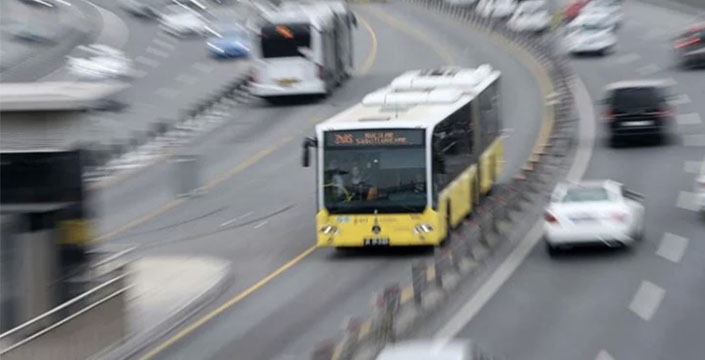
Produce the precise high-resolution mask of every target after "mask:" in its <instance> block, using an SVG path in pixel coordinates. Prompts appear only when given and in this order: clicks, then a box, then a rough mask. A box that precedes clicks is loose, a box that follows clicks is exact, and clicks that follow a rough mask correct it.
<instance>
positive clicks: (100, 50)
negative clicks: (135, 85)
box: [66, 44, 136, 80]
mask: <svg viewBox="0 0 705 360" xmlns="http://www.w3.org/2000/svg"><path fill="white" fill-rule="evenodd" d="M66 64H67V66H68V70H69V73H71V74H72V75H74V76H76V77H78V78H79V79H82V80H111V79H118V80H129V79H131V78H133V77H134V76H135V75H136V74H135V68H134V64H133V62H132V60H131V59H129V58H128V57H127V56H126V55H125V53H123V52H122V51H120V50H117V49H115V48H112V47H110V46H107V45H102V44H92V45H88V46H79V47H77V48H76V50H75V51H74V54H72V55H70V56H68V57H67V62H66Z"/></svg>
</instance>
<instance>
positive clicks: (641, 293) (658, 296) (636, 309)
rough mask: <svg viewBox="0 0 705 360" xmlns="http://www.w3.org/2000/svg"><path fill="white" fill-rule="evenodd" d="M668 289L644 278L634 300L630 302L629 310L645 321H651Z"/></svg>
mask: <svg viewBox="0 0 705 360" xmlns="http://www.w3.org/2000/svg"><path fill="white" fill-rule="evenodd" d="M665 294H666V290H664V289H663V288H661V287H660V286H658V285H656V284H654V283H652V282H650V281H647V280H644V281H642V282H641V285H640V286H639V290H637V292H636V294H634V298H633V299H632V302H631V303H630V304H629V310H631V311H632V312H633V313H635V314H636V315H637V316H639V317H640V318H641V319H642V320H644V321H649V320H651V318H652V317H653V316H654V314H655V313H656V310H658V308H659V306H660V305H661V301H663V297H664V295H665Z"/></svg>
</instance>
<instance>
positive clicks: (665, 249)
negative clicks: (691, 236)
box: [656, 233, 688, 263]
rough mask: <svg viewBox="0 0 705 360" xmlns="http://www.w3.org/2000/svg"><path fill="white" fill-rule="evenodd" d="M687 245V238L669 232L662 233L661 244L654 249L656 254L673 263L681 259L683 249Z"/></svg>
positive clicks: (683, 252)
mask: <svg viewBox="0 0 705 360" xmlns="http://www.w3.org/2000/svg"><path fill="white" fill-rule="evenodd" d="M687 247H688V239H686V238H684V237H682V236H678V235H675V234H671V233H665V234H663V239H661V244H660V245H659V247H658V250H656V255H658V256H660V257H662V258H664V259H666V260H669V261H671V262H674V263H679V262H680V261H681V259H683V254H685V249H686V248H687Z"/></svg>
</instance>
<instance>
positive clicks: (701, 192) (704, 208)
mask: <svg viewBox="0 0 705 360" xmlns="http://www.w3.org/2000/svg"><path fill="white" fill-rule="evenodd" d="M695 199H696V200H695V201H696V202H697V205H698V210H699V211H700V214H701V215H702V216H703V218H705V160H703V164H702V165H701V166H700V174H699V175H698V177H697V178H696V179H695Z"/></svg>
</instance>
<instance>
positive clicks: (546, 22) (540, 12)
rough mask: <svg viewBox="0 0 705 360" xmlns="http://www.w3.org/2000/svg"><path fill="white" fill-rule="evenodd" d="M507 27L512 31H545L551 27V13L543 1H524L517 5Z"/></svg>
mask: <svg viewBox="0 0 705 360" xmlns="http://www.w3.org/2000/svg"><path fill="white" fill-rule="evenodd" d="M507 26H508V27H509V28H510V29H512V30H514V31H545V30H548V29H549V28H550V27H551V13H550V11H549V10H548V6H547V5H546V2H545V1H543V0H531V1H525V2H523V3H521V4H519V7H517V9H516V11H514V15H512V17H511V18H510V19H509V22H507Z"/></svg>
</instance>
